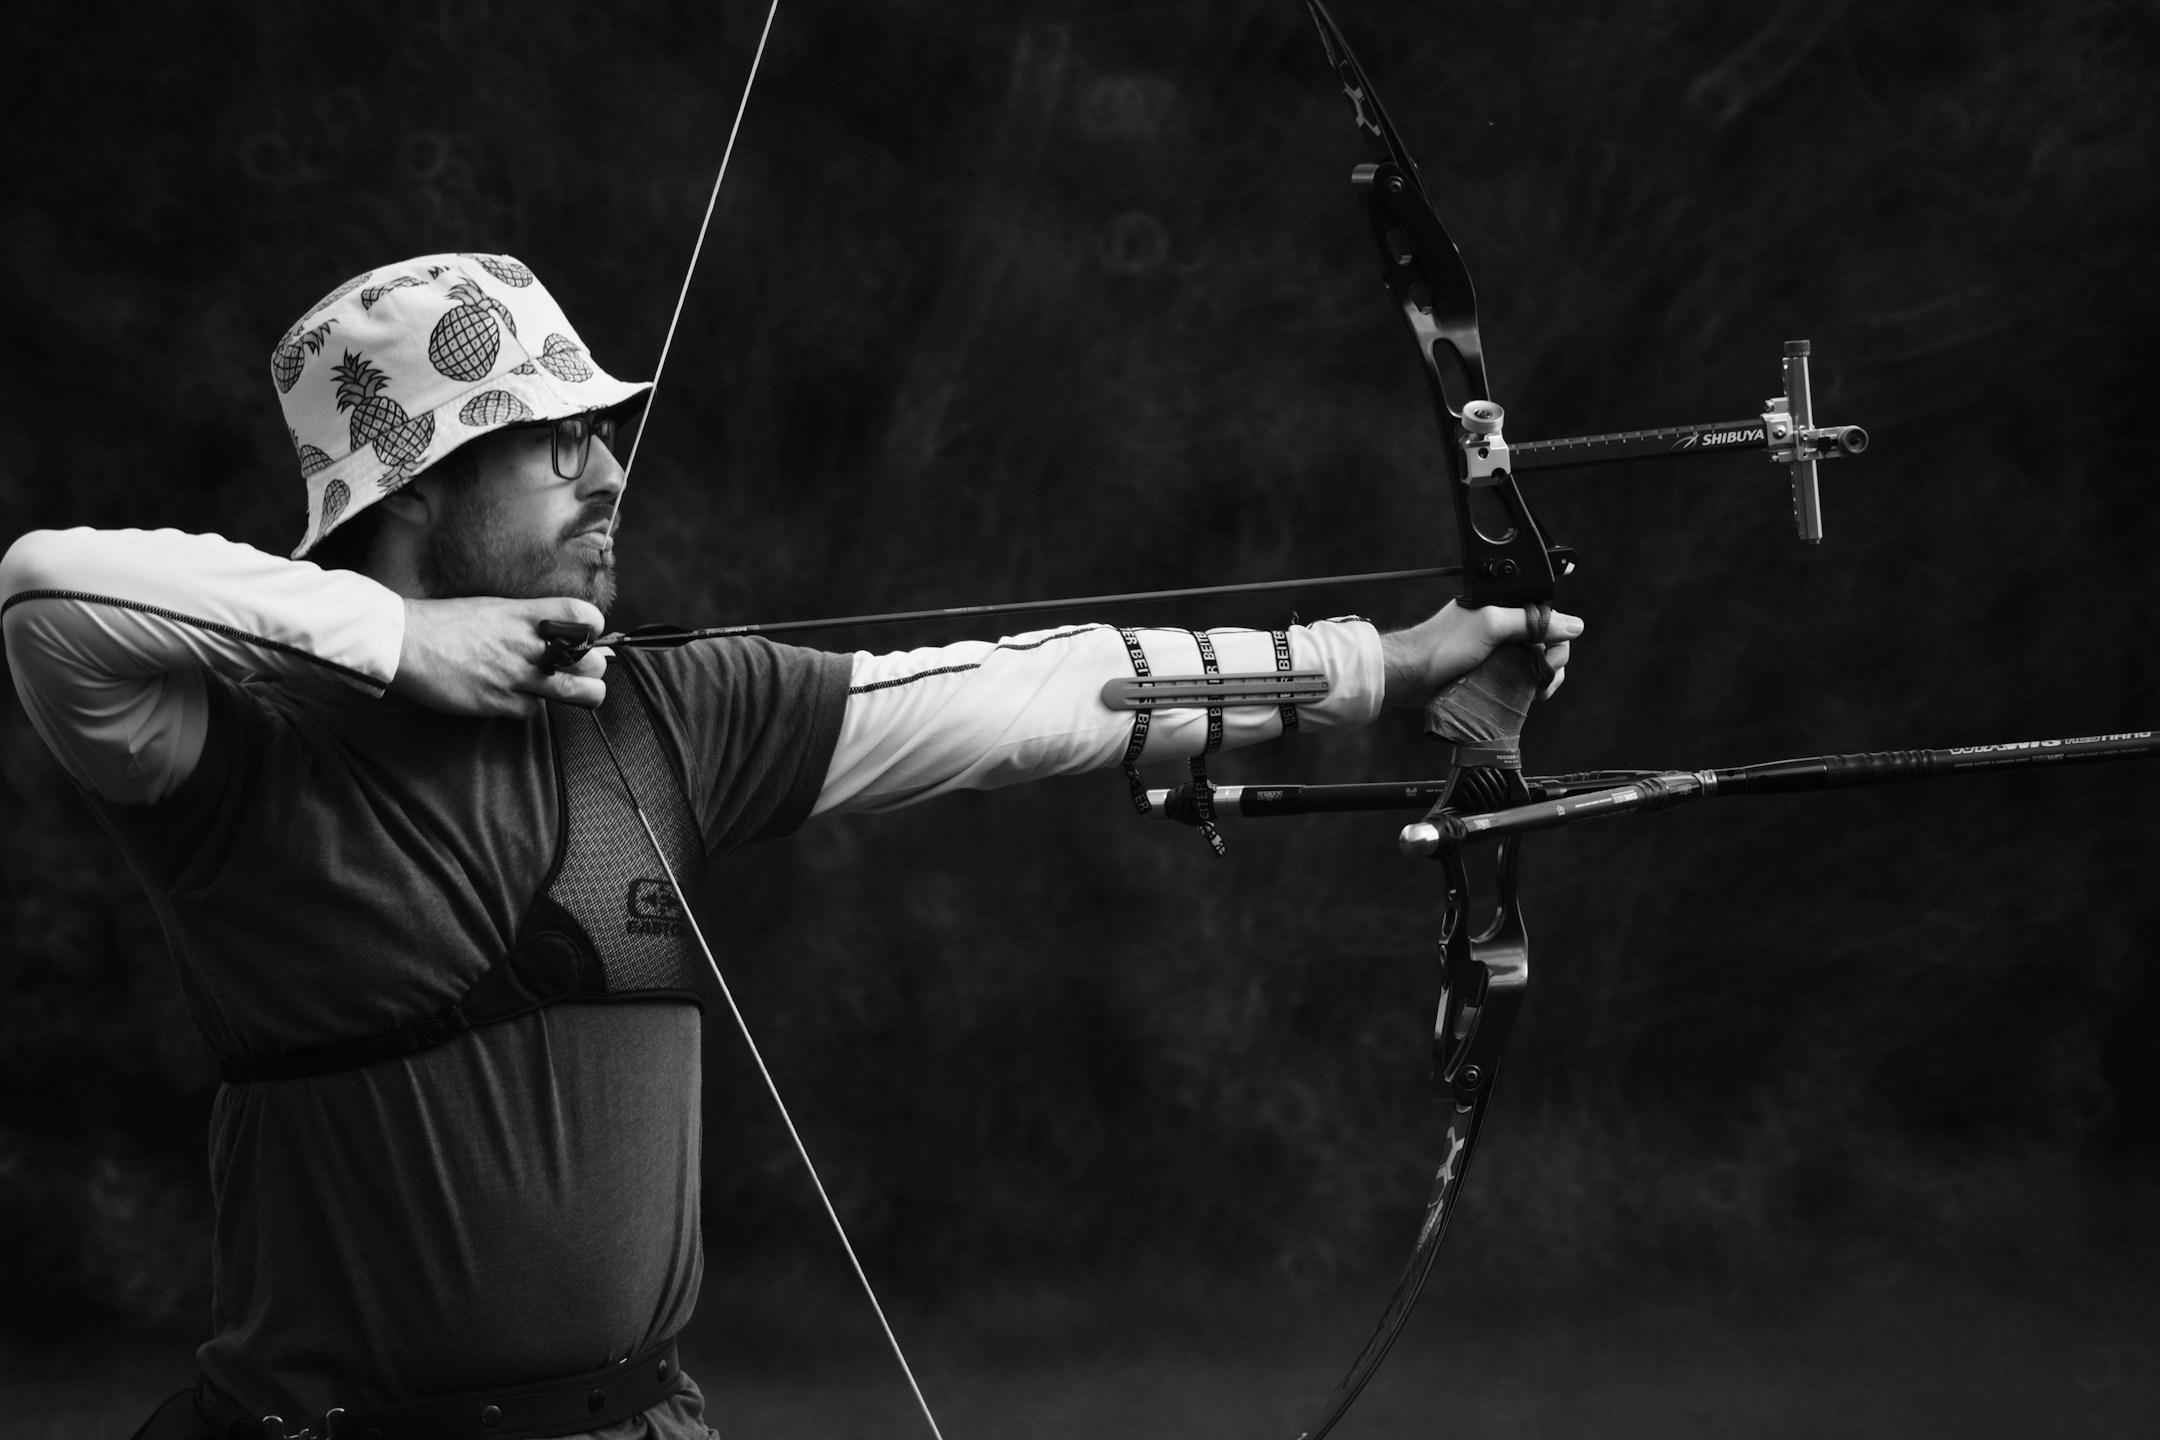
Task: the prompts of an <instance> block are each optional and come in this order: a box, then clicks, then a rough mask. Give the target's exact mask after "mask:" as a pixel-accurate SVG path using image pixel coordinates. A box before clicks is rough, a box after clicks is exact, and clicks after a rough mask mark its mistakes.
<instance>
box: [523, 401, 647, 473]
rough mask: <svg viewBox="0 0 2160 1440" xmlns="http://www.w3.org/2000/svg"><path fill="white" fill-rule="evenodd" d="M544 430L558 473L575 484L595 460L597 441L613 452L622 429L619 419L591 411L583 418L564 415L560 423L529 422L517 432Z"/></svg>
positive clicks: (610, 413)
mask: <svg viewBox="0 0 2160 1440" xmlns="http://www.w3.org/2000/svg"><path fill="white" fill-rule="evenodd" d="M542 426H546V427H547V430H548V440H549V448H550V450H551V451H552V452H553V455H552V458H553V459H554V462H555V473H556V474H557V475H560V476H561V477H562V478H563V479H565V480H575V479H577V478H579V477H580V476H582V475H583V474H584V473H585V462H586V461H587V460H588V459H590V458H591V457H592V442H593V441H594V439H596V438H597V439H598V440H599V441H600V443H601V444H603V445H605V446H607V447H608V449H609V450H610V451H612V450H613V449H614V448H615V436H616V434H617V432H618V431H620V430H621V428H622V424H621V421H620V419H619V418H618V417H617V416H616V415H615V414H614V413H613V412H612V411H606V410H588V411H586V412H585V413H584V414H582V415H565V416H563V417H562V418H561V419H560V420H534V421H529V422H527V423H526V424H524V425H520V426H518V427H517V428H518V429H520V430H538V429H540V428H541V427H542Z"/></svg>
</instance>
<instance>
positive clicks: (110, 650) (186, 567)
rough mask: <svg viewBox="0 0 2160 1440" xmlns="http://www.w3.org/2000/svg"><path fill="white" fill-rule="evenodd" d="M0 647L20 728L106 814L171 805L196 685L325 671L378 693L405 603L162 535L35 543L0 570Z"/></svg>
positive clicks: (345, 581)
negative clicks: (208, 678) (112, 807)
mask: <svg viewBox="0 0 2160 1440" xmlns="http://www.w3.org/2000/svg"><path fill="white" fill-rule="evenodd" d="M0 634H4V636H5V641H6V647H7V660H8V669H9V671H10V672H11V674H12V675H13V676H14V680H15V689H16V693H17V694H18V695H19V696H21V698H22V703H23V709H24V710H25V711H26V712H27V713H28V715H29V718H30V723H31V725H32V726H33V727H34V728H35V729H36V730H37V732H38V735H39V736H40V737H41V738H42V739H43V740H44V741H45V743H46V745H47V746H49V747H50V748H51V750H52V752H53V754H54V755H55V756H56V757H57V758H58V759H59V761H60V764H61V766H62V768H64V769H65V770H66V771H67V772H68V774H69V775H71V776H73V777H74V778H75V780H76V781H77V782H78V783H79V784H81V785H83V786H84V787H85V788H86V789H88V790H90V791H91V792H92V793H94V794H96V795H98V796H100V797H102V798H104V799H106V800H109V801H111V802H113V803H115V804H121V805H145V804H150V803H152V802H155V801H159V800H163V799H165V798H166V797H168V796H170V795H171V794H172V793H173V792H174V791H175V790H176V789H178V788H179V786H180V784H181V783H182V782H183V781H185V780H186V779H187V777H188V776H189V774H191V773H192V772H193V770H194V767H195V764H196V762H197V760H198V759H199V758H200V756H201V754H202V750H203V743H204V738H205V734H206V732H207V727H208V719H209V713H210V707H209V705H208V702H207V700H206V698H205V688H204V676H205V672H212V673H215V674H218V675H222V676H224V677H226V678H227V679H231V680H244V679H249V678H255V677H270V676H287V675H294V674H299V673H303V672H315V673H320V672H323V671H325V670H328V671H332V672H336V673H340V674H343V675H344V676H346V677H347V678H349V679H350V680H352V681H353V682H355V683H357V684H359V685H361V686H363V687H365V688H367V689H370V690H373V691H376V692H380V691H381V690H382V689H383V688H384V687H385V686H387V685H388V684H389V682H390V679H391V677H392V676H393V675H395V674H396V673H397V665H398V655H399V652H400V650H401V649H402V647H403V645H404V640H405V609H404V602H403V601H402V600H400V599H399V598H398V596H397V594H396V592H394V591H392V590H390V589H388V588H386V587H385V586H382V585H379V584H377V583H376V582H375V581H373V580H370V579H368V578H367V577H365V576H362V575H356V574H353V573H351V572H349V571H344V570H325V569H323V568H322V567H320V566H317V565H311V564H309V563H307V562H306V561H295V560H283V559H279V558H278V557H276V556H273V555H267V554H265V553H263V552H262V551H260V550H256V549H253V548H251V547H249V546H246V545H241V544H237V543H235V542H233V541H230V540H226V539H223V538H221V537H219V536H216V535H190V534H185V533H183V532H181V531H177V530H88V529H77V530H39V531H32V532H31V533H30V534H28V535H25V536H23V537H22V538H21V539H20V540H18V541H16V542H15V544H14V545H12V546H10V547H9V549H8V551H7V554H6V556H5V557H4V558H0Z"/></svg>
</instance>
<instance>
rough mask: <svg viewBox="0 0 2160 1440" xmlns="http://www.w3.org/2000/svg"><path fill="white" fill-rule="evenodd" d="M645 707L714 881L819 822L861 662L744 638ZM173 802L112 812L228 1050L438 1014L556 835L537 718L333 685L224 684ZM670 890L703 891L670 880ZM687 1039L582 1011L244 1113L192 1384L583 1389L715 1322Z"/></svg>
mask: <svg viewBox="0 0 2160 1440" xmlns="http://www.w3.org/2000/svg"><path fill="white" fill-rule="evenodd" d="M633 664H634V665H636V666H637V667H638V668H639V670H640V673H641V674H642V675H644V676H645V677H646V678H647V679H648V680H649V681H650V685H649V690H650V692H651V693H652V694H653V695H654V696H655V697H656V698H657V700H658V704H657V707H656V715H655V719H656V721H657V722H658V725H659V728H660V731H661V733H662V736H663V739H664V741H665V742H666V743H667V744H668V745H670V746H671V747H672V749H673V751H674V752H675V753H676V754H677V755H679V756H680V757H681V758H682V761H683V765H684V770H685V778H686V781H687V787H688V790H689V795H690V802H691V808H692V812H693V814H694V815H695V816H696V818H697V821H698V824H699V827H700V830H701V833H702V838H703V841H704V848H705V852H706V855H707V857H708V858H710V857H712V856H717V855H719V854H722V853H724V852H726V851H728V850H731V849H733V848H735V847H737V846H739V845H743V844H747V843H749V842H751V841H753V840H758V839H763V838H766V837H769V836H775V835H782V834H786V833H788V832H790V831H792V830H793V829H795V828H796V827H797V826H799V825H800V824H801V823H802V822H803V821H804V819H806V818H807V817H808V815H809V813H810V810H811V807H812V805H813V803H814V802H815V800H816V798H817V793H818V789H819V786H820V784H821V782H822V781H823V779H824V774H825V770H826V767H827V765H828V764H829V762H830V759H831V755H832V750H833V746H834V743H835V740H836V739H837V736H838V734H839V727H840V717H841V712H842V710H843V709H844V708H845V705H846V697H847V679H848V661H847V659H846V657H844V656H835V655H826V654H822V653H819V652H816V651H808V650H799V649H792V648H789V647H785V646H778V645H773V644H770V643H767V642H764V641H757V640H737V641H721V642H714V643H707V644H700V645H692V646H686V647H684V648H682V649H679V650H674V651H668V652H662V653H660V654H658V655H647V656H640V657H638V658H637V659H636V660H635V661H631V660H626V659H625V658H623V657H618V658H617V660H616V661H615V665H616V667H617V669H616V671H615V673H613V674H611V676H610V683H611V687H613V686H622V685H628V684H630V683H631V681H630V679H629V677H628V676H627V675H626V674H623V673H622V671H623V669H625V668H628V667H629V666H631V665H633ZM209 695H210V702H211V704H210V710H211V715H210V724H209V730H208V739H207V742H206V744H205V748H204V751H203V755H202V758H201V761H200V762H199V763H198V765H197V767H196V769H195V771H194V773H193V774H192V775H190V777H189V778H188V780H187V781H186V782H185V783H184V784H183V785H182V786H181V787H180V788H179V790H178V791H177V792H175V794H174V795H173V796H172V797H171V798H170V799H168V800H166V801H164V802H162V803H160V804H157V805H152V806H134V807H129V806H110V805H103V806H100V807H99V809H100V812H101V814H102V816H103V817H104V819H105V821H106V823H107V825H108V827H109V828H110V829H111V830H112V831H113V833H114V835H115V837H116V838H117V839H118V840H119V842H120V844H121V847H122V849H123V850H124V851H125V852H126V854H127V856H128V858H129V861H130V863H131V864H132V865H133V866H134V867H135V868H136V870H137V871H138V873H139V874H140V875H141V877H142V879H143V881H144V883H145V885H146V887H147V888H148V890H149V891H150V894H151V897H152V900H153V903H155V904H156V905H157V907H158V909H159V911H160V916H161V918H162V919H163V921H164V924H165V929H166V933H167V936H168V938H169V939H170V942H171V945H172V949H173V954H174V958H175V960H176V961H177V963H178V965H179V971H180V977H181V983H182V986H183V988H184V989H185V991H186V994H187V997H188V1001H189V1004H190V1006H191V1008H192V1010H193V1012H194V1015H195V1018H196V1021H197V1023H198V1025H199V1026H200V1027H201V1029H202V1031H203V1034H204V1035H205V1036H206V1037H208V1039H209V1040H210V1042H211V1044H212V1045H213V1046H214V1047H215V1048H216V1049H218V1050H219V1051H220V1052H221V1053H225V1054H251V1053H258V1052H262V1051H266V1050H287V1049H293V1048H298V1047H305V1046H313V1045H320V1044H325V1043H329V1042H332V1041H337V1040H349V1039H354V1038H358V1037H361V1036H366V1035H371V1034H374V1033H376V1032H379V1031H383V1030H388V1029H391V1028H393V1027H395V1026H398V1025H401V1024H405V1023H408V1022H410V1021H412V1020H415V1019H418V1018H420V1017H422V1016H425V1015H428V1014H431V1013H433V1012H434V1011H436V1010H439V1009H441V1008H442V1007H443V1006H445V1005H447V1004H449V1003H450V1002H452V1001H453V1000H455V999H457V998H458V997H459V996H460V995H461V994H462V993H463V992H464V991H465V989H466V988H467V987H468V986H470V985H471V984H472V982H473V981H474V980H475V979H476V978H478V976H479V975H480V974H481V972H482V971H484V970H485V969H486V968H487V967H488V966H489V965H490V964H492V963H493V962H494V961H495V960H496V959H497V958H498V957H500V956H501V955H502V954H503V953H504V952H505V951H506V950H507V949H508V947H509V945H510V943H511V939H512V936H513V935H514V934H515V932H516V929H517V926H518V922H519V921H520V919H521V918H522V917H523V916H524V914H525V911H526V908H527V906H528V905H529V904H530V903H531V901H532V899H533V897H534V896H535V895H536V894H537V893H538V892H539V890H540V889H541V888H542V886H543V885H544V883H545V881H546V878H547V872H548V867H549V864H550V863H551V861H552V860H553V858H554V854H555V847H556V838H557V832H558V829H559V826H560V824H561V817H560V815H559V814H558V813H557V810H558V806H557V800H556V789H555V777H554V768H553V760H552V750H551V748H550V741H549V731H548V723H547V721H546V719H545V717H540V718H535V719H533V720H530V721H521V720H504V719H495V720H473V719H465V718H460V717H455V716H449V715H443V714H439V713H437V712H435V711H431V710H427V709H423V708H421V707H419V706H416V705H413V704H410V703H408V702H406V701H403V700H401V699H399V698H398V697H396V696H389V695H386V696H382V697H380V698H377V697H372V696H368V695H365V694H363V693H361V692H359V691H357V690H354V689H351V688H348V687H346V686H345V685H344V684H343V683H342V682H339V681H336V680H331V679H325V680H323V681H320V682H315V681H309V680H303V681H298V682H292V683H276V684H271V683H245V684H236V683H232V682H227V681H224V680H221V679H216V678H213V679H212V680H211V682H210V685H209ZM682 878H683V881H684V884H685V885H686V886H688V885H689V884H690V883H691V878H692V877H690V876H687V875H686V876H684V877H682ZM698 1037H699V1017H698V1013H697V1010H696V1008H695V1007H694V1006H691V1005H687V1004H683V1003H679V1002H676V1003H670V1002H665V1001H644V1002H636V1001H632V1002H625V1003H615V1004H591V1003H566V1004H559V1005H556V1006H554V1007H552V1008H549V1009H546V1010H542V1011H540V1012H538V1013H536V1014H532V1015H528V1016H525V1017H523V1018H520V1019H516V1020H511V1021H506V1022H503V1023H501V1024H497V1025H491V1026H486V1027H484V1028H482V1029H479V1030H476V1031H473V1032H472V1033H470V1034H468V1035H466V1036H463V1037H461V1038H460V1039H458V1040H456V1041H453V1042H451V1043H449V1044H447V1045H443V1046H439V1047H437V1048H435V1049H433V1050H428V1051H425V1052H423V1053H421V1054H418V1055H415V1056H411V1057H409V1058H406V1059H400V1060H392V1061H386V1062H383V1063H380V1064H377V1065H372V1066H369V1067H367V1068H365V1069H361V1070H353V1071H346V1072H343V1073H338V1074H331V1075H324V1076H319V1077H313V1078H303V1079H296V1080H286V1081H277V1082H272V1083H264V1084H253V1085H240V1086H227V1087H225V1088H224V1089H223V1090H222V1091H221V1092H220V1093H219V1096H218V1100H217V1106H216V1110H215V1113H214V1115H213V1118H212V1122H211V1135H210V1170H211V1182H212V1187H213V1191H214V1194H215V1197H216V1200H217V1233H216V1249H215V1254H214V1259H213V1268H214V1282H215V1283H214V1301H213V1313H212V1321H213V1332H214V1333H213V1338H212V1339H211V1340H210V1342H209V1343H208V1344H206V1345H205V1346H203V1348H202V1350H201V1352H200V1353H201V1361H202V1364H203V1368H204V1371H205V1373H206V1374H208V1375H209V1377H210V1378H211V1380H212V1381H213V1382H214V1383H216V1384H217V1385H219V1386H220V1387H221V1388H223V1389H224V1390H226V1391H227V1392H228V1393H230V1394H232V1395H233V1396H235V1397H236V1398H238V1399H240V1400H241V1401H242V1402H243V1403H245V1404H246V1405H248V1406H250V1407H251V1408H258V1409H260V1410H269V1411H276V1412H278V1413H282V1414H285V1415H315V1414H320V1413H322V1412H323V1411H324V1410H326V1409H327V1408H329V1407H331V1406H339V1405H342V1406H344V1407H346V1408H348V1409H360V1408H367V1407H372V1406H377V1405H383V1404H390V1403H395V1402H398V1401H402V1400H407V1399H411V1398H414V1397H418V1396H426V1395H432V1394H443V1393H447V1392H455V1391H460V1390H467V1389H472V1388H474V1387H477V1386H487V1385H498V1384H510V1383H518V1382H525V1381H533V1380H543V1379H553V1378H559V1377H563V1376H568V1375H574V1374H577V1373H580V1372H582V1371H586V1370H592V1369H596V1368H599V1367H600V1366H603V1365H607V1364H611V1363H613V1362H614V1361H616V1360H620V1359H622V1358H623V1357H624V1356H626V1355H629V1354H631V1353H634V1352H635V1351H637V1350H640V1349H642V1348H644V1347H645V1346H647V1345H650V1344H652V1343H654V1342H655V1341H658V1340H661V1339H664V1338H666V1337H667V1336H669V1335H671V1334H673V1333H674V1332H675V1331H676V1330H678V1329H680V1328H681V1326H682V1324H683V1322H684V1321H685V1320H687V1319H688V1318H689V1315H690V1311H691V1308H692V1306H693V1304H694V1302H695V1300H696V1296H697V1290H698V1282H699V1277H700V1271H701V1266H702V1253H701V1249H700V1242H699V1233H698V1177H699V1163H698V1146H699V1063H698Z"/></svg>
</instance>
